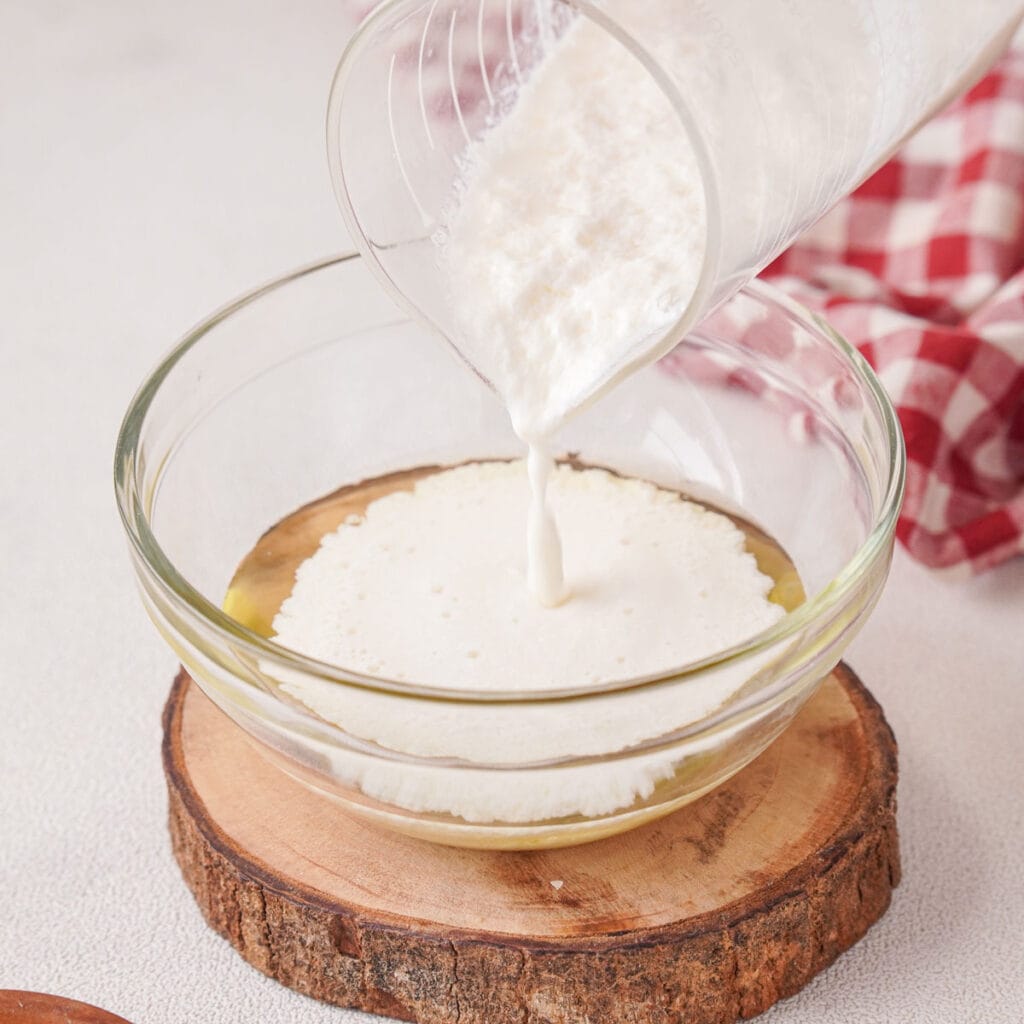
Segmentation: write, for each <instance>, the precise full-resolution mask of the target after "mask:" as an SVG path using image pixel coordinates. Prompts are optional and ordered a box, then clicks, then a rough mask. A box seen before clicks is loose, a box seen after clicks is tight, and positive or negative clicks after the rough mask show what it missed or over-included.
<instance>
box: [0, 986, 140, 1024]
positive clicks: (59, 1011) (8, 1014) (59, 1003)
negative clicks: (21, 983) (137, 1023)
mask: <svg viewBox="0 0 1024 1024" xmlns="http://www.w3.org/2000/svg"><path fill="white" fill-rule="evenodd" d="M0 1024H128V1021H126V1020H125V1019H124V1017H115V1016H114V1015H113V1014H112V1013H107V1011H106V1010H101V1009H99V1007H97V1006H89V1005H88V1004H87V1003H79V1002H76V1001H75V1000H74V999H65V998H63V997H62V996H51V995H46V994H44V993H42V992H19V991H16V990H13V989H0Z"/></svg>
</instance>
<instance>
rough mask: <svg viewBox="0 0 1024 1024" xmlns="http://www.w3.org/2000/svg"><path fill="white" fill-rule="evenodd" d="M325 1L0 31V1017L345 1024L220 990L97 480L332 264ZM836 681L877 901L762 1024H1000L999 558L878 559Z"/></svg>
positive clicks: (1, 17) (103, 9) (23, 4)
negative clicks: (876, 784)
mask: <svg viewBox="0 0 1024 1024" xmlns="http://www.w3.org/2000/svg"><path fill="white" fill-rule="evenodd" d="M345 2H346V0H330V2H326V0H309V2H306V3H303V4H295V3H286V2H285V0H277V2H273V0H245V2H244V3H243V2H242V0H205V2H201V0H177V2H175V3H171V4H168V3H157V2H155V0H122V2H115V0H98V2H96V3H92V4H75V3H72V2H70V0H3V3H2V5H0V246H2V250H3V257H2V263H0V345H2V355H3V361H2V364H0V367H2V368H0V651H2V658H3V660H2V665H0V988H25V989H36V990H43V991H51V992H56V993H60V994H62V995H66V996H70V997H74V998H77V999H82V1000H85V1001H87V1002H92V1003H96V1004H99V1005H101V1006H104V1007H106V1008H107V1009H109V1010H112V1011H114V1012H116V1013H118V1014H121V1015H123V1016H125V1017H126V1018H128V1019H129V1020H132V1021H134V1022H136V1024H171V1022H175V1024H177V1022H181V1021H202V1022H204V1024H221V1022H224V1024H227V1022H235V1021H255V1022H269V1021H289V1022H296V1024H313V1022H318V1021H328V1020H332V1021H339V1020H355V1019H356V1018H357V1017H358V1016H359V1015H356V1014H347V1013H345V1012H343V1011H339V1010H337V1009H332V1008H329V1007H324V1006H320V1005H318V1004H316V1003H314V1002H312V1001H311V1000H309V999H306V998H304V997H302V996H298V995H295V994H293V993H292V992H290V991H288V990H287V989H285V988H282V987H281V986H280V985H278V984H276V983H275V982H272V981H269V980H267V979H266V978H264V977H263V976H262V975H260V974H258V973H257V972H256V971H254V970H253V969H251V968H249V967H248V966H246V965H245V964H244V963H243V962H242V961H241V960H240V959H239V957H238V956H237V955H236V954H235V953H234V951H233V950H231V949H230V948H229V947H228V945H227V943H225V942H224V941H222V940H221V939H219V938H218V937H217V936H215V935H214V934H212V933H211V932H210V931H209V930H208V929H207V928H206V926H205V925H204V924H203V922H202V920H201V919H200V916H199V912H198V911H197V910H196V908H195V906H194V904H193V902H192V899H191V897H190V895H189V894H188V892H187V891H186V889H185V887H184V885H183V883H182V881H181V879H180V877H179V875H178V871H177V868H176V866H175V864H174V862H173V860H172V859H171V854H170V848H169V843H168V839H167V834H166V828H165V806H166V802H165V792H164V783H163V777H162V773H161V768H160V757H159V744H160V727H159V722H160V709H161V705H162V703H163V700H164V697H165V695H166V691H167V687H168V685H169V683H170V680H171V677H172V675H173V672H174V667H175V666H174V659H173V657H172V656H171V654H170V653H169V652H168V651H167V650H166V649H165V648H164V646H163V644H162V642H161V641H160V640H159V639H158V638H157V636H156V634H155V632H154V631H153V630H152V628H151V627H150V625H149V623H148V622H147V621H146V619H145V617H144V615H143V612H142V609H141V607H140V605H139V602H138V601H137V599H136V596H135V591H134V586H133V583H132V580H131V577H130V574H129V568H128V560H127V556H126V553H125V547H124V544H123V543H122V539H121V533H120V526H119V524H118V522H117V516H116V513H115V509H114V503H113V496H112V485H111V471H110V467H111V463H112V448H113V443H114V437H115V433H116V430H117V426H118V423H119V420H120V417H121V414H122V412H123V410H124V408H125V406H126V404H127V402H128V400H129V398H130V397H131V394H132V392H133V390H134V388H135V386H136V385H137V384H138V383H139V382H140V380H141V379H142V377H143V376H144V374H145V373H146V372H147V371H148V370H149V369H150V368H151V366H152V365H153V364H154V362H155V361H156V359H157V357H158V355H159V354H160V353H161V352H162V351H163V350H164V349H165V348H167V347H168V346H169V345H170V343H171V342H172V341H174V340H175V338H176V337H177V336H178V335H179V334H181V333H182V332H183V331H184V330H185V329H186V328H187V327H188V326H190V325H191V324H192V323H193V322H194V321H196V320H197V319H199V318H200V317H201V316H203V315H204V314H205V313H206V312H208V311H209V310H210V309H212V308H213V307H215V306H218V305H220V304H221V303H223V302H224V301H225V300H227V299H228V298H231V297H232V296H234V295H235V294H237V293H238V292H240V291H243V290H245V289H247V288H248V287H250V286H251V285H253V284H254V283H257V282H259V281H261V280H263V279H264V278H267V277H270V276H273V275H275V274H277V273H279V272H280V271H283V270H285V269H288V268H289V267H291V266H293V265H296V264H299V263H303V262H306V261H308V260H310V259H312V258H314V257H316V256H319V255H322V254H325V253H328V252H331V251H333V250H336V249H339V248H342V247H343V246H344V236H343V231H342V228H341V226H340V218H339V215H338V214H337V212H336V208H335V205H334V201H333V198H332V195H331V190H330V184H329V181H328V176H327V170H326V162H325V158H324V153H323V141H322V135H323V133H322V128H321V125H322V116H323V109H324V105H325V97H326V93H327V86H328V82H329V79H330V75H331V73H332V70H333V65H334V62H335V59H336V57H337V54H338V52H339V49H340V46H341V42H342V39H343V36H344V21H345V18H344V8H345ZM849 660H850V661H851V662H852V663H853V665H854V667H855V668H856V669H857V670H858V671H859V672H860V673H861V675H862V676H863V678H864V679H865V681H866V682H867V683H868V684H869V686H870V687H871V688H872V689H873V690H874V692H875V694H876V695H877V696H878V697H879V698H880V699H881V701H882V703H883V705H884V706H885V708H886V711H887V713H888V716H889V719H890V721H891V722H892V725H893V727H894V729H895V731H896V734H897V737H898V738H899V741H900V749H901V758H900V760H901V781H900V791H899V800H900V825H901V832H902V840H903V855H904V868H905V877H904V881H903V884H902V886H901V887H900V888H899V890H898V891H897V893H896V897H895V901H894V903H893V906H892V909H891V910H890V912H889V914H888V915H887V916H886V917H885V918H884V919H883V920H882V922H881V923H880V924H879V925H877V926H876V927H875V928H874V929H873V930H872V931H871V932H870V933H869V935H868V936H867V938H866V939H864V940H863V941H862V942H861V943H860V944H859V945H858V946H856V947H855V948H854V949H853V950H851V951H850V952H849V953H847V954H846V955H844V956H843V957H842V958H841V959H840V960H839V962H838V963H836V965H835V966H834V967H832V968H831V969H830V970H829V971H827V972H826V973H825V974H824V975H822V976H821V977H819V978H818V979H817V980H816V981H815V982H814V983H813V984H811V986H810V987H809V988H808V989H806V990H805V991H804V992H803V993H801V994H800V995H799V996H797V997H796V998H794V999H792V1000H789V1001H788V1002H786V1003H784V1004H782V1005H780V1006H778V1007H776V1008H775V1009H774V1010H773V1011H771V1012H770V1013H769V1014H768V1015H767V1016H766V1017H765V1018H763V1019H764V1020H766V1021H771V1022H772V1024H782V1022H785V1024H798V1022H799V1024H804V1022H808V1024H809V1022H814V1024H873V1022H876V1021H878V1022H897V1021H899V1022H903V1021H928V1022H929V1024H947V1022H948V1024H953V1022H956V1024H965V1022H972V1021H977V1022H984V1024H998V1022H1007V1024H1009V1022H1020V1021H1021V1020H1024V869H1022V866H1021V858H1022V850H1024V781H1022V773H1024V755H1022V751H1024V742H1022V736H1024V560H1020V559H1018V560H1017V561H1016V562H1015V563H1013V564H1010V565H1008V566H1006V567H1004V568H1003V569H1001V570H999V571H997V572H995V573H992V574H990V575H988V576H986V577H984V578H982V579H978V580H975V581H972V582H969V583H960V584H954V583H950V582H944V581H941V580H940V579H938V578H936V577H934V576H932V575H929V574H928V573H927V572H925V571H924V570H922V569H920V568H918V567H917V566H915V565H912V564H910V563H909V562H908V560H907V559H906V558H905V557H903V556H902V555H901V556H899V557H897V560H896V564H895V568H894V571H893V576H892V579H891V582H890V584H889V587H888V590H887V591H886V594H885V596H884V598H883V599H882V602H881V604H880V605H879V607H878V609H877V611H876V612H875V614H874V617H873V619H872V620H871V622H870V623H869V625H868V626H867V628H866V629H865V631H864V633H863V634H862V635H861V637H860V638H859V639H858V640H857V641H856V644H855V646H854V648H853V650H852V651H851V653H850V659H849ZM361 1019H366V1020H368V1019H369V1018H361Z"/></svg>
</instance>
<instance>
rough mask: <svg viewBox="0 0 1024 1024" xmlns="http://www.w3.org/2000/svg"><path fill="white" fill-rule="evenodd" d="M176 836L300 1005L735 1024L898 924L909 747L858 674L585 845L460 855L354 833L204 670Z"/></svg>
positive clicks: (223, 915)
mask: <svg viewBox="0 0 1024 1024" xmlns="http://www.w3.org/2000/svg"><path fill="white" fill-rule="evenodd" d="M164 729H165V735H164V769H165V772H166V775H167V782H168V788H169V792H170V828H171V836H172V840H173V845H174V853H175V856H176V857H177V860H178V863H179V864H180V866H181V870H182V874H183V875H184V877H185V881H186V882H187V883H188V886H189V888H190V889H191V890H192V892H193V894H194V896H195V898H196V900H197V902H198V904H199V906H200V908H201V909H202V911H203V914H204V915H205V917H206V919H207V921H208V922H209V923H210V925H211V926H212V927H213V928H215V929H216V930H217V931H218V932H220V934H221V935H223V936H225V937H226V938H227V939H228V940H229V941H230V942H231V944H232V945H233V946H234V947H235V948H236V949H237V950H238V951H239V952H240V953H241V954H242V956H243V957H244V958H245V959H246V960H247V961H249V963H251V964H253V965H254V966H255V967H257V968H259V970H261V971H263V972H264V973H266V974H268V975H270V976H271V977H273V978H276V979H277V980H279V981H281V982H282V983H284V984H285V985H288V986H290V987H292V988H294V989H297V990H298V991H300V992H304V993H306V994H307V995H311V996H314V997H315V998H317V999H322V1000H325V1001H327V1002H331V1003H336V1004H339V1005H342V1006H351V1007H357V1008H359V1009H363V1010H369V1011H372V1012H374V1013H379V1014H384V1015H387V1016H391V1017H399V1018H402V1019H405V1020H415V1021H420V1022H423V1024H449V1022H451V1024H454V1022H456V1021H458V1022H460V1024H505V1022H508V1024H512V1022H515V1024H522V1022H524V1021H526V1022H538V1024H539V1022H550V1024H576V1022H579V1024H582V1022H585V1021H590V1022H600V1024H618V1022H625V1021H630V1022H632V1021H643V1022H645V1024H648V1022H649V1024H682V1022H683V1021H685V1022H686V1024H719V1022H732V1021H735V1020H736V1019H738V1018H742V1017H750V1016H753V1015H755V1014H757V1013H760V1012H761V1011H763V1010H766V1009H767V1008H768V1007H769V1006H771V1005H772V1004H773V1003H775V1002H776V1001H777V1000H779V999H782V998H784V997H786V996H789V995H792V994H793V993H795V992H797V991H798V990H799V989H800V988H801V987H802V986H803V985H805V984H806V983H807V982H808V981H809V980H810V979H811V978H812V977H813V976H814V975H815V974H817V973H818V972H819V971H821V970H822V969H823V968H825V967H827V966H828V965H829V964H830V963H831V962H832V961H833V960H834V959H835V958H836V957H837V956H838V955H839V954H840V953H841V952H843V950H845V949H847V948H849V947H850V946H851V945H853V943H855V942H856V941H857V940H858V939H859V938H861V936H862V935H864V933H865V932H866V931H867V930H868V928H869V927H870V926H871V925H872V924H873V923H874V922H875V921H877V920H878V918H879V917H881V916H882V914H883V913H884V912H885V910H886V909H887V908H888V906H889V901H890V896H891V891H892V888H893V887H894V886H895V885H896V884H897V882H898V880H899V848H898V843H897V836H896V744H895V741H894V739H893V736H892V733H891V731H890V730H889V727H888V725H887V724H886V722H885V719H884V717H883V715H882V711H881V709H880V708H879V706H878V704H877V703H876V702H875V701H874V699H873V698H872V697H871V695H870V694H869V693H868V692H867V690H866V689H865V688H864V687H863V685H862V684H861V683H860V682H859V680H858V679H857V677H856V676H855V675H854V674H853V673H852V672H851V671H850V670H849V669H848V668H846V667H845V666H842V665H841V666H840V667H839V668H837V669H836V671H835V672H834V673H833V675H832V676H831V677H830V678H829V679H828V680H827V681H826V682H825V683H824V684H823V685H822V687H821V688H820V690H819V691H818V693H817V694H816V695H815V696H814V697H813V698H812V699H811V700H810V701H809V702H808V703H807V705H806V706H805V707H804V709H803V710H802V711H801V712H800V714H799V716H798V717H797V718H796V720H795V721H794V723H793V724H792V725H791V726H790V728H789V729H788V730H787V731H786V732H785V733H784V734H783V736H782V737H781V738H780V739H779V740H778V741H776V742H775V743H774V744H773V745H772V746H771V747H770V748H769V749H768V750H767V751H765V752H764V753H763V754H762V755H761V756H760V757H759V758H757V760H756V761H754V762H752V763H751V764H750V765H748V766H747V767H746V768H745V769H744V770H743V771H742V772H740V773H739V774H738V775H736V776H735V777H734V778H732V779H731V780H730V781H728V782H726V783H725V784H724V785H723V786H721V787H720V788H719V789H717V790H715V791H714V792H712V793H710V794H708V795H707V796H705V797H703V798H702V799H701V800H699V801H698V802H696V803H694V804H691V805H690V806H688V807H684V808H683V809H682V810H680V811H677V812H676V813H675V814H673V815H671V816H669V817H667V818H664V819H662V820H661V821H657V822H654V823H652V824H650V825H646V826H644V827H642V828H640V829H637V830H635V831H633V832H627V833H626V834H624V835H620V836H615V837H613V838H611V839H606V840H602V841H600V842H597V843H591V844H589V845H587V846H577V847H570V848H567V849H560V850H546V851H538V852H531V853H507V852H487V851H477V850H457V849H450V848H446V847H440V846H432V845H430V844H427V843H424V842H421V841H418V840H414V839H409V838H406V837H403V836H400V835H395V834H391V833H388V832H384V831H380V830H378V829H376V828H373V827H372V826H370V825H367V824H364V823H363V822H361V821H359V820H357V819H355V818H352V817H349V816H348V815H347V814H345V813H344V811H342V810H341V809H339V807H338V806H337V805H336V804H333V803H332V802H331V801H330V800H328V799H327V798H325V797H322V796H318V795H316V794H314V793H312V792H310V791H308V790H306V789H305V788H303V787H302V786H300V785H299V784H298V783H296V782H295V781H293V780H292V779H291V778H289V777H288V776H286V775H284V774H282V773H281V772H279V771H278V770H277V769H275V768H273V767H272V766H271V765H270V764H268V763H267V762H265V761H264V760H263V758H262V757H261V756H260V754H259V753H258V752H257V750H256V749H255V748H254V747H253V746H252V744H251V743H250V742H249V741H248V740H247V738H246V737H245V735H244V734H243V733H242V732H241V730H240V729H239V728H238V727H237V726H235V725H234V724H233V723H232V722H231V721H230V720H229V719H228V718H227V717H226V716H225V715H223V714H222V713H221V712H220V711H219V710H218V709H217V708H216V707H215V706H214V705H213V704H212V703H211V702H210V701H209V700H208V699H207V698H206V697H205V696H204V695H203V694H202V693H201V692H200V691H199V689H198V688H197V687H196V686H195V684H194V683H192V682H191V681H190V680H189V678H188V677H187V676H186V675H185V674H184V673H182V674H181V675H180V676H179V678H178V680H177V682H176V683H175V685H174V689H173V690H172V691H171V696H170V699H169V700H168V703H167V708H166V711H165V718H164Z"/></svg>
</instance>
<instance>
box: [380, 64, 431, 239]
mask: <svg viewBox="0 0 1024 1024" xmlns="http://www.w3.org/2000/svg"><path fill="white" fill-rule="evenodd" d="M397 59H398V54H397V53H393V54H391V66H390V67H389V68H388V130H389V131H390V132H391V145H392V147H393V148H394V151H395V163H397V164H398V171H399V173H400V174H401V175H402V181H404V182H405V187H406V188H407V189H408V190H409V197H410V198H411V199H412V201H413V203H414V204H415V206H416V209H417V210H418V211H419V215H420V217H421V219H422V220H423V226H424V227H425V228H429V227H430V225H431V223H432V222H431V220H430V218H429V217H428V216H427V211H426V210H424V209H423V206H422V205H421V204H420V201H419V198H418V197H417V195H416V190H415V189H414V188H413V187H412V182H411V181H410V180H409V175H408V174H407V173H406V170H405V163H404V161H403V160H402V151H401V149H400V148H399V146H398V135H397V133H396V132H395V108H394V103H393V92H394V89H393V86H394V80H395V61H396V60H397Z"/></svg>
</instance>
